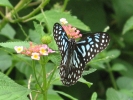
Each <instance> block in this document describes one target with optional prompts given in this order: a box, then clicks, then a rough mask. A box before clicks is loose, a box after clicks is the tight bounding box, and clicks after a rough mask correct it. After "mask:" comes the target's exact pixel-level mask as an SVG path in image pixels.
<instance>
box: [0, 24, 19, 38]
mask: <svg viewBox="0 0 133 100" xmlns="http://www.w3.org/2000/svg"><path fill="white" fill-rule="evenodd" d="M0 34H1V35H4V36H6V37H8V38H9V39H14V36H15V34H16V32H15V30H14V29H13V28H12V26H10V25H9V24H6V25H5V26H4V27H3V28H2V30H1V31H0Z"/></svg>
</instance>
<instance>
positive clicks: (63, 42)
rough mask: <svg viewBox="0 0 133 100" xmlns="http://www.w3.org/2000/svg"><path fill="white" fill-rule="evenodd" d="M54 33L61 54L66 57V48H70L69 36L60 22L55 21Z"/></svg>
mask: <svg viewBox="0 0 133 100" xmlns="http://www.w3.org/2000/svg"><path fill="white" fill-rule="evenodd" d="M53 33H54V39H55V41H56V44H57V45H58V48H59V50H60V52H61V55H62V57H64V55H65V52H66V49H67V48H68V37H67V35H66V32H65V31H64V29H63V28H62V26H61V25H60V24H59V23H55V24H54V27H53Z"/></svg>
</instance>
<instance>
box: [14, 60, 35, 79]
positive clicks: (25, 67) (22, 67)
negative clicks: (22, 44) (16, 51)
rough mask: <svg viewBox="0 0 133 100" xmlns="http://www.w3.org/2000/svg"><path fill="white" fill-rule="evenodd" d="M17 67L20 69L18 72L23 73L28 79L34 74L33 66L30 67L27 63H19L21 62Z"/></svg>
mask: <svg viewBox="0 0 133 100" xmlns="http://www.w3.org/2000/svg"><path fill="white" fill-rule="evenodd" d="M28 61H29V60H28ZM29 63H30V61H29ZM15 66H16V68H17V69H18V71H20V72H21V73H23V74H24V75H25V76H26V77H27V78H29V76H30V75H31V74H33V71H32V68H31V66H28V65H27V63H25V62H22V61H19V62H17V63H16V65H15Z"/></svg>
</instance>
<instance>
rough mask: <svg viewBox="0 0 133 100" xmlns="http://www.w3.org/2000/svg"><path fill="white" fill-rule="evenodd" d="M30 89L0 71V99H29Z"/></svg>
mask: <svg viewBox="0 0 133 100" xmlns="http://www.w3.org/2000/svg"><path fill="white" fill-rule="evenodd" d="M29 93H30V90H28V89H27V88H25V87H23V86H21V85H19V84H17V83H15V82H14V81H13V80H11V79H10V78H9V77H7V76H6V75H4V74H3V73H0V100H29V99H28V97H27V95H28V94H29Z"/></svg>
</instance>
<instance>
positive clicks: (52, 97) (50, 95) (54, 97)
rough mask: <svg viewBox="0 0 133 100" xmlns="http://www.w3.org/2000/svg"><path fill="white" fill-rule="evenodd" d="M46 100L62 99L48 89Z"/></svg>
mask: <svg viewBox="0 0 133 100" xmlns="http://www.w3.org/2000/svg"><path fill="white" fill-rule="evenodd" d="M48 100H62V98H61V97H60V96H59V95H58V93H57V92H56V91H54V90H53V89H52V87H50V88H49V90H48Z"/></svg>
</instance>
